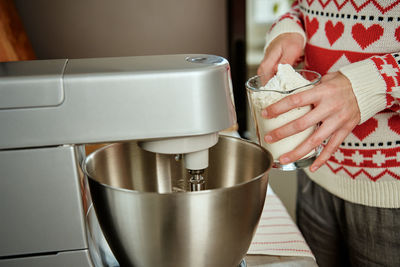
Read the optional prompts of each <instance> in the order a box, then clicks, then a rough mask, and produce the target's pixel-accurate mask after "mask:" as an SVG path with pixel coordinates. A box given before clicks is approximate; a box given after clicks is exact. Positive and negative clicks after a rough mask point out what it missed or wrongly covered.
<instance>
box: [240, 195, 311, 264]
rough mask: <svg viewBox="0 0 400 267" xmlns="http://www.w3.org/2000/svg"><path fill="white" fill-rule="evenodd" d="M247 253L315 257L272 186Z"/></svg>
mask: <svg viewBox="0 0 400 267" xmlns="http://www.w3.org/2000/svg"><path fill="white" fill-rule="evenodd" d="M247 254H265V255H278V256H307V257H312V258H314V255H313V253H312V252H311V250H310V248H309V247H308V245H307V243H306V242H305V240H304V238H303V236H302V234H301V233H300V230H299V229H298V228H297V226H296V224H295V223H294V222H293V220H292V218H291V217H290V215H289V213H288V212H287V210H286V208H285V207H284V206H283V204H282V202H281V200H280V199H279V197H278V196H277V195H275V193H274V192H273V191H272V189H270V187H268V191H267V196H266V199H265V204H264V209H263V212H262V215H261V219H260V222H259V224H258V228H257V230H256V234H255V235H254V237H253V240H252V242H251V245H250V248H249V250H248V252H247ZM314 259H315V258H314Z"/></svg>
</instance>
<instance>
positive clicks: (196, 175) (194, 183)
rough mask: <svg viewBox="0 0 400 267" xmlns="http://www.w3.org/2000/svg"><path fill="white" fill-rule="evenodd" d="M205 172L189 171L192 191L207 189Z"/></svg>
mask: <svg viewBox="0 0 400 267" xmlns="http://www.w3.org/2000/svg"><path fill="white" fill-rule="evenodd" d="M203 173H204V169H203V170H189V174H190V179H189V183H190V191H200V190H204V189H205V188H206V184H205V180H204V177H203Z"/></svg>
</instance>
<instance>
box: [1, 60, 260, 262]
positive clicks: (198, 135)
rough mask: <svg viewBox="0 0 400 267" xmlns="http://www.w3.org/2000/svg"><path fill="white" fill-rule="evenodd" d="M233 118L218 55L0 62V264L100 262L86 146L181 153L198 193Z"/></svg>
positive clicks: (227, 82) (226, 76) (227, 84)
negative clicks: (92, 228) (92, 244)
mask: <svg viewBox="0 0 400 267" xmlns="http://www.w3.org/2000/svg"><path fill="white" fill-rule="evenodd" d="M235 123H236V114H235V109H234V105H233V95H232V88H231V81H230V73H229V64H228V62H227V61H226V60H225V59H223V58H221V57H218V56H212V55H163V56H141V57H123V58H96V59H71V60H67V59H62V60H61V59H60V60H39V61H23V62H8V63H0V125H1V129H0V213H1V214H2V216H1V217H2V219H1V220H0V236H1V240H0V266H93V261H92V259H91V256H90V253H89V245H88V238H87V235H88V233H87V221H86V217H85V216H86V214H87V211H88V210H87V209H88V206H87V205H85V201H83V199H85V198H86V196H85V194H86V193H87V192H83V191H84V182H82V181H83V180H84V179H82V177H83V176H84V174H83V172H82V169H81V168H83V169H84V168H85V167H84V166H83V165H84V160H85V158H84V157H85V156H84V151H83V149H82V148H83V145H84V144H90V143H106V142H122V141H129V140H137V145H138V147H140V148H141V149H143V150H145V151H149V152H151V153H157V155H158V154H168V155H171V156H175V155H178V156H179V157H182V155H183V159H184V165H185V168H186V169H188V172H189V177H190V179H189V184H190V190H191V191H198V190H203V189H205V179H204V178H203V173H204V169H206V168H207V167H208V166H209V152H208V150H209V148H211V147H213V146H214V145H216V144H217V142H218V139H219V135H218V132H219V131H221V130H224V129H227V128H229V127H231V126H232V125H234V124H235ZM178 156H177V157H178ZM265 189H266V182H265ZM167 191H168V190H167ZM193 193H196V192H193ZM264 193H265V192H264ZM82 194H83V198H82ZM261 194H262V192H261ZM261 200H262V202H263V199H261ZM257 201H258V200H257ZM257 203H258V202H257ZM89 204H90V203H89ZM257 206H258V205H257ZM253 224H254V223H253Z"/></svg>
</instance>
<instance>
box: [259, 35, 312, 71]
mask: <svg viewBox="0 0 400 267" xmlns="http://www.w3.org/2000/svg"><path fill="white" fill-rule="evenodd" d="M303 47H304V38H303V36H302V35H301V34H299V33H283V34H281V35H278V37H276V38H275V39H274V40H273V41H272V42H271V43H270V44H269V46H268V47H267V49H266V51H265V56H264V59H263V60H262V61H261V63H260V66H259V67H258V70H257V74H258V75H266V78H267V79H269V78H271V77H272V76H273V75H274V74H275V73H276V71H277V68H278V64H279V63H280V64H290V65H292V66H293V65H295V64H296V63H297V62H298V61H299V60H300V58H301V56H302V55H303Z"/></svg>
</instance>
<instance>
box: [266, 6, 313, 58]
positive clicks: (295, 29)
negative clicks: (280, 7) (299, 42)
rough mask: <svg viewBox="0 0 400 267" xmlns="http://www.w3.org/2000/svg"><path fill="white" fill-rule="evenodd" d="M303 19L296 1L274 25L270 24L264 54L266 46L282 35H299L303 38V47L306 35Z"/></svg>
mask: <svg viewBox="0 0 400 267" xmlns="http://www.w3.org/2000/svg"><path fill="white" fill-rule="evenodd" d="M304 29H305V28H304V22H303V17H302V15H301V12H300V9H299V3H298V0H296V1H294V3H293V5H292V7H291V9H290V10H289V11H288V12H287V13H285V14H283V15H282V16H281V17H280V18H279V19H278V20H277V21H276V22H275V23H274V24H272V26H271V28H270V30H269V32H268V33H267V36H266V42H265V46H264V52H265V50H266V49H267V47H268V45H269V44H270V43H271V42H272V41H273V40H274V39H275V38H276V37H278V35H280V34H283V33H299V34H300V35H301V36H303V38H304V46H305V45H306V34H305V30H304Z"/></svg>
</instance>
